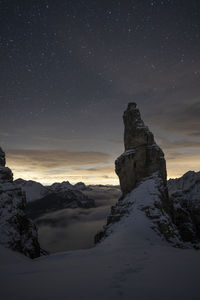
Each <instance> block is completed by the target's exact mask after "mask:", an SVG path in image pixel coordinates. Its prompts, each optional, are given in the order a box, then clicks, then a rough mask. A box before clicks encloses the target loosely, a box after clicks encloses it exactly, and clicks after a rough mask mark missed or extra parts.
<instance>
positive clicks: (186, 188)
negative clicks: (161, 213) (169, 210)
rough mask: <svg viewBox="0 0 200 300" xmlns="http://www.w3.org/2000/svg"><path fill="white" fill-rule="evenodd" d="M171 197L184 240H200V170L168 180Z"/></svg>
mask: <svg viewBox="0 0 200 300" xmlns="http://www.w3.org/2000/svg"><path fill="white" fill-rule="evenodd" d="M168 190H169V194H170V199H171V201H172V203H173V205H174V222H175V223H176V225H177V227H178V228H179V232H180V234H181V236H182V238H183V240H184V241H186V242H188V241H190V242H192V243H196V242H198V241H199V240H200V172H194V171H189V172H187V173H185V174H184V175H183V176H182V177H180V178H177V179H170V180H168Z"/></svg>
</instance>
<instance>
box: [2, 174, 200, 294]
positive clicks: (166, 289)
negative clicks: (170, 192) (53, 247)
mask: <svg viewBox="0 0 200 300" xmlns="http://www.w3.org/2000/svg"><path fill="white" fill-rule="evenodd" d="M157 197H158V189H157V181H155V180H154V179H153V178H150V179H149V180H146V181H144V182H142V183H141V184H140V185H139V186H138V187H137V188H136V189H135V190H133V191H132V193H131V194H129V195H128V196H127V198H126V199H125V202H126V203H127V204H128V203H129V214H125V215H124V216H123V217H122V218H121V220H120V221H119V222H116V223H115V224H112V225H111V227H110V234H109V236H108V237H107V238H106V239H104V240H103V241H102V243H100V244H98V246H96V247H95V248H92V249H88V250H79V251H73V252H66V253H60V254H55V255H50V256H48V257H43V258H39V259H36V260H34V261H31V262H19V263H18V264H17V265H16V264H15V265H5V264H4V265H2V266H1V267H0V282H1V295H2V297H3V299H4V300H7V299H9V300H10V299H16V297H17V298H19V299H22V300H23V299H27V298H28V299H30V300H32V299H41V300H45V299H59V300H62V299H63V300H64V299H70V300H79V299H80V300H81V299H87V300H95V299H106V300H107V299H109V300H110V299H111V300H112V299H114V300H116V299H126V300H129V299H130V300H132V299H136V300H144V299H148V300H156V299H159V300H160V299H162V300H169V299H173V300H180V299H181V300H188V299H192V300H197V299H199V277H200V259H199V251H196V250H193V249H177V248H173V247H171V246H170V244H169V243H167V242H166V240H164V239H163V238H162V237H161V236H160V235H159V234H158V232H157V231H156V230H155V228H153V227H154V225H155V224H154V219H151V218H147V216H146V212H145V210H143V208H144V206H151V205H152V203H154V202H155V201H157V200H158V199H157ZM159 218H160V216H159ZM0 253H2V252H1V249H0ZM2 255H5V254H4V253H3V254H2ZM0 256H1V254H0ZM10 287H12V288H10Z"/></svg>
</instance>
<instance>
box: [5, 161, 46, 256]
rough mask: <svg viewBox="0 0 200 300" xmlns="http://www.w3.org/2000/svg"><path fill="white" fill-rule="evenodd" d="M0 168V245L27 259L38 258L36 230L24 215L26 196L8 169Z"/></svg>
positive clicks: (38, 246) (38, 249)
mask: <svg viewBox="0 0 200 300" xmlns="http://www.w3.org/2000/svg"><path fill="white" fill-rule="evenodd" d="M0 161H1V166H0V244H1V245H3V246H4V247H7V248H10V249H12V250H15V251H18V252H21V253H23V254H25V255H26V256H28V257H31V258H35V257H38V256H40V254H41V249H40V245H39V243H38V236H37V230H36V227H35V225H34V223H33V222H32V221H31V220H30V219H28V217H27V215H26V196H25V194H24V193H23V191H22V190H21V188H19V187H18V186H17V185H16V184H15V183H14V182H13V175H12V172H11V170H10V169H9V168H6V167H4V166H3V165H4V162H5V160H4V161H3V163H2V160H0Z"/></svg>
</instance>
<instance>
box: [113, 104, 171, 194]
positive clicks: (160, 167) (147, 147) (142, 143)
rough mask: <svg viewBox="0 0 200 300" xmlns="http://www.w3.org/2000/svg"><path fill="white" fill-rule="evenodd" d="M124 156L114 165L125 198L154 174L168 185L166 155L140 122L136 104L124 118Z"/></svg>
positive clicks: (132, 105)
mask: <svg viewBox="0 0 200 300" xmlns="http://www.w3.org/2000/svg"><path fill="white" fill-rule="evenodd" d="M123 121H124V147H125V152H124V153H123V154H122V155H121V156H120V157H119V158H117V160H116V161H115V170H116V173H117V175H118V176H119V180H120V186H121V190H122V193H123V195H126V194H127V193H129V192H131V191H132V190H133V189H134V188H135V187H136V186H137V184H138V183H140V181H141V180H142V179H144V178H146V177H148V176H150V175H152V174H153V173H155V172H159V175H160V176H161V178H162V179H163V182H164V184H165V185H166V163H165V158H164V153H163V151H162V150H161V149H160V147H159V146H158V145H157V144H156V143H155V141H154V136H153V134H152V132H151V131H150V130H149V128H148V127H147V126H145V124H144V122H143V120H142V119H141V115H140V111H139V109H138V108H137V105H136V103H129V104H128V107H127V109H126V110H125V112H124V115H123Z"/></svg>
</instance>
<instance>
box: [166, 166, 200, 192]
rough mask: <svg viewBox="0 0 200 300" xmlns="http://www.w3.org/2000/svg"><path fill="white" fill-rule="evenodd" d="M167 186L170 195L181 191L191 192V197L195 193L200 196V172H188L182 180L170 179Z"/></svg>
mask: <svg viewBox="0 0 200 300" xmlns="http://www.w3.org/2000/svg"><path fill="white" fill-rule="evenodd" d="M167 185H168V190H169V194H170V195H171V194H173V193H175V192H179V191H181V192H186V193H188V192H190V193H191V196H192V194H193V195H194V194H195V193H196V194H197V195H198V194H200V189H199V185H200V172H194V171H188V172H187V173H185V174H184V175H183V176H182V177H180V178H176V179H169V180H168V182H167ZM192 191H193V192H192ZM199 197H200V196H199Z"/></svg>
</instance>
